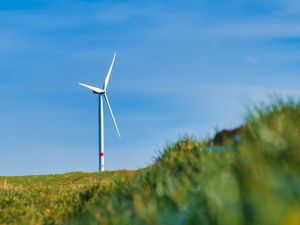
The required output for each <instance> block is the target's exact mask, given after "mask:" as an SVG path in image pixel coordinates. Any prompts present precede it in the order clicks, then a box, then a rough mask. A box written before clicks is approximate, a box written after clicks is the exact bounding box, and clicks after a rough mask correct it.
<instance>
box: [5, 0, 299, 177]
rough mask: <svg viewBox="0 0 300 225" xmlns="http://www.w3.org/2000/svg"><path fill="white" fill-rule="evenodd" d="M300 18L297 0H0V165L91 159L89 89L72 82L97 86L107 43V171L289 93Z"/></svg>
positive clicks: (51, 169)
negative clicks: (112, 114)
mask: <svg viewBox="0 0 300 225" xmlns="http://www.w3.org/2000/svg"><path fill="white" fill-rule="evenodd" d="M299 20H300V2H299V1H298V0H216V1H210V0H200V1H193V0H191V1H158V0H157V1H133V0H132V1H96V0H93V1H92V0H90V1H87V0H86V1H83V0H66V1H62V0H61V1H59V0H53V1H46V0H39V1H38V0H35V1H34V0H28V1H23V0H10V1H8V0H7V1H1V3H0V52H1V54H0V102H1V104H0V112H1V117H0V124H1V126H0V175H25V174H49V173H64V172H70V171H96V170H97V168H98V165H97V164H98V159H97V145H98V143H97V97H96V96H95V95H92V94H90V93H89V92H88V91H87V90H85V89H83V88H82V87H80V86H79V85H78V84H77V83H78V82H85V83H89V84H92V85H102V83H103V80H104V77H105V75H106V72H107V70H108V67H109V64H110V62H111V59H112V56H113V54H114V52H115V51H116V52H117V54H118V55H117V59H116V64H115V68H114V70H113V73H112V77H111V81H110V84H109V97H110V101H111V104H112V107H113V110H114V112H115V115H116V119H117V121H118V123H119V127H120V131H121V135H122V139H118V137H117V134H116V132H115V130H114V127H113V123H112V121H111V118H110V117H109V114H108V112H107V111H106V112H105V117H106V118H105V119H106V169H108V170H113V169H136V168H141V167H144V166H146V165H148V164H150V163H151V162H153V157H154V156H155V155H157V152H158V151H159V150H162V149H163V146H164V145H165V144H166V143H167V142H169V141H175V140H176V139H178V137H180V136H182V135H185V134H194V135H195V136H197V137H199V138H205V137H208V136H209V135H212V134H213V132H214V130H215V129H216V128H219V129H221V128H224V127H226V128H227V127H234V126H238V125H239V124H241V123H242V122H243V120H244V116H245V115H246V109H247V107H249V106H251V105H253V104H257V103H260V102H261V101H267V100H268V98H269V96H270V95H273V94H278V95H281V96H293V97H295V98H299V96H300V90H299V86H300V51H299V50H300V25H299V24H300V23H299Z"/></svg>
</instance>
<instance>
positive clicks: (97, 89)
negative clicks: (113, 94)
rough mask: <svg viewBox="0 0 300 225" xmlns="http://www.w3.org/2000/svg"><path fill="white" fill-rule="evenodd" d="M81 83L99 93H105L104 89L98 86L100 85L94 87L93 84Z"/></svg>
mask: <svg viewBox="0 0 300 225" xmlns="http://www.w3.org/2000/svg"><path fill="white" fill-rule="evenodd" d="M79 85H81V86H83V87H86V88H88V89H90V90H92V91H94V92H97V93H99V94H101V93H103V92H104V91H103V90H102V89H101V88H98V87H93V86H91V85H87V84H83V83H79Z"/></svg>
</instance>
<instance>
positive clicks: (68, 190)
mask: <svg viewBox="0 0 300 225" xmlns="http://www.w3.org/2000/svg"><path fill="white" fill-rule="evenodd" d="M1 223H2V224H65V225H73V224H74V225H76V224H128V225H129V224H130V225H135V224H136V225H143V224H151V225H152V224H153V225H155V224H162V225H168V224H170V225H171V224H172V225H176V224H178V225H181V224H203V225H205V224H220V225H242V224H246V225H248V224H249V225H250V224H257V225H273V224H274V225H277V224H278V225H296V224H300V104H299V103H297V102H293V101H291V100H289V101H277V102H276V103H275V104H271V105H269V106H260V107H258V108H256V109H255V110H253V111H252V112H251V113H249V115H248V117H247V119H246V121H245V126H244V129H243V132H242V135H241V141H240V142H239V143H236V142H233V143H232V144H227V145H225V146H222V147H218V148H217V149H216V148H215V147H213V146H212V144H211V142H210V141H200V140H197V139H196V138H193V137H185V138H183V139H181V140H179V141H178V142H176V143H174V144H169V145H168V146H167V147H166V148H165V149H164V151H162V153H161V154H160V155H159V156H158V157H157V160H156V162H155V163H154V164H153V165H151V166H149V167H147V168H145V169H142V170H138V171H116V172H106V173H104V174H98V173H92V174H87V173H71V174H65V175H53V176H31V177H0V224H1Z"/></svg>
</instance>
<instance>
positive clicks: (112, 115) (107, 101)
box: [104, 93, 121, 138]
mask: <svg viewBox="0 0 300 225" xmlns="http://www.w3.org/2000/svg"><path fill="white" fill-rule="evenodd" d="M104 97H105V101H106V103H107V105H108V108H109V111H110V114H111V117H112V119H113V121H114V124H115V127H116V130H117V132H118V135H119V138H121V135H120V131H119V128H118V125H117V122H116V120H115V117H114V114H113V111H112V109H111V107H110V104H109V100H108V97H107V95H106V93H105V94H104Z"/></svg>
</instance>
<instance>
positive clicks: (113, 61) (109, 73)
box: [103, 53, 117, 90]
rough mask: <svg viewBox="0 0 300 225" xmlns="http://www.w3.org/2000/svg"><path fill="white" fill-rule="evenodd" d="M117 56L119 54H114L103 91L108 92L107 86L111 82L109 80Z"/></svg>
mask: <svg viewBox="0 0 300 225" xmlns="http://www.w3.org/2000/svg"><path fill="white" fill-rule="evenodd" d="M116 55H117V54H116V53H115V54H114V57H113V60H112V62H111V65H110V67H109V70H108V73H107V75H106V78H105V80H104V86H103V89H104V90H106V88H107V85H108V82H109V78H110V75H111V71H112V68H113V66H114V63H115V58H116Z"/></svg>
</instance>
